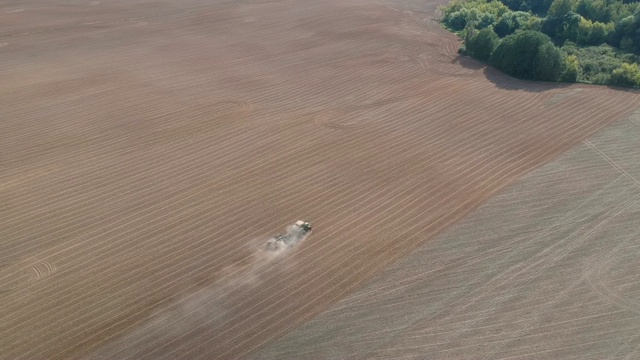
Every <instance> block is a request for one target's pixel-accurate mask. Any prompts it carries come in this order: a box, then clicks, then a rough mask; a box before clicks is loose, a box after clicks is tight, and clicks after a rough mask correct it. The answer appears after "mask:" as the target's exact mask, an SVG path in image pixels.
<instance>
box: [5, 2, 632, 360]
mask: <svg viewBox="0 0 640 360" xmlns="http://www.w3.org/2000/svg"><path fill="white" fill-rule="evenodd" d="M74 3H75V2H74ZM77 3H78V5H77V6H63V5H64V4H65V3H64V2H62V1H60V2H56V1H50V2H47V3H46V4H40V3H25V4H24V5H21V6H24V11H22V12H20V13H11V12H4V13H2V14H0V18H1V19H2V20H3V21H4V22H2V25H0V40H1V41H2V44H9V46H4V47H2V48H0V57H1V58H2V64H3V65H2V66H1V67H0V72H1V74H0V75H1V76H2V78H3V81H2V84H1V85H0V90H2V94H3V96H2V97H1V98H0V103H1V105H2V106H0V133H2V135H3V141H2V142H1V143H0V170H1V171H0V203H1V204H2V206H0V264H2V265H1V267H0V297H1V300H2V304H3V305H2V307H0V324H1V325H0V339H1V340H0V354H2V357H6V358H21V359H42V358H54V359H55V358H60V359H61V358H69V357H90V358H91V357H95V358H101V357H104V358H118V359H139V358H149V359H159V358H197V357H204V358H213V357H217V358H225V359H226V358H237V357H246V356H248V355H250V354H252V353H255V352H256V351H258V350H259V349H261V348H264V346H265V345H267V344H270V343H271V342H273V341H274V340H275V339H277V338H279V337H281V336H283V335H285V334H286V333H288V332H290V331H291V330H293V329H294V328H297V327H298V326H300V325H301V324H303V323H305V322H307V321H308V320H310V319H312V318H313V317H314V316H316V315H317V314H319V313H320V312H322V311H323V310H325V309H327V308H328V307H330V306H331V305H332V304H335V303H336V302H337V301H339V300H340V299H343V298H344V297H345V296H346V295H348V294H350V293H352V292H353V291H354V290H355V289H357V288H358V287H359V286H361V285H362V284H363V282H365V281H366V280H368V279H370V278H371V277H372V276H373V275H375V274H377V273H379V272H380V271H381V270H383V269H385V268H386V267H387V266H388V265H390V264H392V263H393V262H395V261H396V260H397V259H399V258H401V257H402V256H404V255H406V254H409V253H410V252H411V251H412V250H414V249H416V248H417V247H418V246H420V245H421V244H424V243H426V242H428V241H429V240H430V239H433V238H434V236H435V235H436V234H438V233H440V232H442V231H443V230H445V229H447V228H448V227H450V226H451V225H452V224H454V223H456V222H457V221H458V220H460V219H462V218H463V217H464V216H465V215H466V214H468V213H469V212H470V211H471V210H473V209H474V208H476V207H478V206H479V205H480V204H482V203H483V202H485V201H487V200H488V199H490V198H491V197H492V196H493V195H494V194H497V193H498V192H499V191H500V190H501V189H503V188H504V187H505V186H507V185H508V184H510V183H512V182H513V181H514V180H516V179H518V178H520V177H522V176H523V175H524V174H527V173H529V172H530V171H532V170H533V169H536V168H538V167H540V166H541V165H543V164H544V163H546V162H548V161H549V160H551V159H554V158H555V157H557V156H558V155H560V154H562V153H563V152H564V151H566V150H567V149H569V148H571V147H572V146H574V145H575V144H578V143H580V142H581V141H582V140H584V139H586V138H587V137H588V136H590V135H591V134H593V133H594V132H596V131H597V130H599V129H601V128H602V127H604V126H605V125H607V124H609V123H611V122H613V121H614V120H616V119H619V118H621V117H623V116H625V115H628V114H630V113H631V112H632V110H633V109H635V108H636V107H637V106H638V105H639V104H640V99H639V98H638V96H637V95H636V94H635V93H633V92H623V91H616V90H611V89H606V88H596V87H588V86H567V85H564V86H559V85H558V86H556V85H552V84H533V83H527V82H522V81H517V80H514V79H511V78H508V77H505V76H502V75H499V74H495V73H494V72H492V71H491V70H487V69H484V68H483V67H482V66H481V65H480V64H478V63H475V62H473V61H472V60H470V59H465V58H460V57H459V56H458V55H457V54H456V47H457V44H458V40H457V39H456V38H455V37H454V36H452V35H451V34H448V33H446V32H445V31H443V30H441V29H439V28H438V27H437V26H436V24H435V23H434V21H433V14H434V13H433V11H434V10H433V9H435V5H437V4H438V3H440V2H439V1H428V0H425V1H424V4H423V5H424V9H430V10H429V11H428V12H427V13H417V12H415V11H414V12H412V11H409V10H404V8H403V7H404V6H407V4H403V3H398V4H391V3H389V4H378V3H376V2H373V1H364V0H347V1H344V0H340V1H338V0H324V1H311V0H309V1H307V0H305V1H295V2H292V1H242V2H236V1H219V2H213V3H212V2H210V1H200V0H185V1H180V2H154V1H141V0H140V1H118V0H116V1H108V2H106V1H102V2H97V1H94V2H91V1H85V2H77ZM81 3H82V4H81ZM415 3H416V2H415V1H413V2H411V4H410V5H411V8H412V9H413V10H415V5H416V4H415ZM398 9H400V10H398ZM79 24H89V25H79ZM142 25H144V26H142ZM42 54H47V56H41V55H42ZM487 75H491V76H487ZM561 87H562V89H561V90H560V89H559V88H561ZM558 94H560V95H558ZM297 219H305V220H309V221H311V222H312V223H313V224H314V232H313V234H312V235H311V236H309V238H308V239H306V240H305V242H304V243H303V244H301V245H300V246H298V247H296V248H294V249H292V250H291V251H290V252H289V253H287V254H284V255H283V256H278V257H276V258H265V257H264V256H263V255H261V254H262V253H261V248H262V246H263V245H264V241H265V240H266V239H267V238H268V237H269V236H271V235H273V234H275V233H277V232H279V231H280V230H281V229H282V228H283V227H284V226H286V225H288V224H291V223H292V222H293V221H295V220H297ZM598 279H599V278H597V279H596V280H598ZM596 286H599V285H596ZM601 287H602V286H601Z"/></svg>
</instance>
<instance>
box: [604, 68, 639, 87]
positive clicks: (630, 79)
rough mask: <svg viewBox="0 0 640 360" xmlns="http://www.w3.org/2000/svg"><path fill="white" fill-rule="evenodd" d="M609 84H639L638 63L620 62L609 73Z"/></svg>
mask: <svg viewBox="0 0 640 360" xmlns="http://www.w3.org/2000/svg"><path fill="white" fill-rule="evenodd" d="M611 84H613V85H621V86H636V87H637V86H640V68H638V64H635V63H634V64H627V63H624V64H622V65H621V66H620V67H619V68H617V69H615V70H613V72H612V73H611Z"/></svg>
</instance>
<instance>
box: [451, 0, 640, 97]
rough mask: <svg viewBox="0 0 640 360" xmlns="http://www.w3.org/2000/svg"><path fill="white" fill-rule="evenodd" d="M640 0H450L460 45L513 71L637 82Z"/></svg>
mask: <svg viewBox="0 0 640 360" xmlns="http://www.w3.org/2000/svg"><path fill="white" fill-rule="evenodd" d="M638 1H639V0H453V1H452V2H450V3H449V4H448V5H446V6H444V7H442V8H441V10H442V24H443V25H444V26H445V27H446V28H448V29H449V30H451V31H454V32H456V33H458V34H459V35H460V36H461V37H462V38H463V39H464V45H463V47H462V48H461V52H462V53H465V54H468V55H470V56H472V57H474V58H477V59H478V60H481V61H484V62H486V63H488V64H490V65H492V66H494V67H496V68H498V69H500V70H501V71H503V72H505V73H506V74H509V75H511V76H514V77H518V78H522V79H530V80H544V81H564V82H584V83H594V84H611V85H619V86H628V87H640V68H638V62H639V60H640V57H639V55H640V3H639V2H638Z"/></svg>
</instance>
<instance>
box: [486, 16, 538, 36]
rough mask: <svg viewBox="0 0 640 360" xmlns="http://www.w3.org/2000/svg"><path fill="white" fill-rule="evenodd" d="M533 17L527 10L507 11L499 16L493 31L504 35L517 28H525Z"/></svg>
mask: <svg viewBox="0 0 640 360" xmlns="http://www.w3.org/2000/svg"><path fill="white" fill-rule="evenodd" d="M533 18H534V16H533V15H531V13H528V12H524V11H509V12H507V13H505V14H503V15H502V16H501V17H500V20H498V22H497V23H496V25H495V27H494V28H493V31H495V33H496V34H498V36H500V37H505V36H507V35H511V34H513V33H514V32H515V31H516V30H518V29H522V28H524V29H527V28H528V27H529V24H530V23H531V21H532V19H533ZM529 30H531V29H529Z"/></svg>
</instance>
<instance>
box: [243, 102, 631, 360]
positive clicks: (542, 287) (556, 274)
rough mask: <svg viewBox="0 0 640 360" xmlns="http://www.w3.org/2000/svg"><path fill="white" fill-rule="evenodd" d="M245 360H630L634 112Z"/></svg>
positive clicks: (525, 179)
mask: <svg viewBox="0 0 640 360" xmlns="http://www.w3.org/2000/svg"><path fill="white" fill-rule="evenodd" d="M635 116H638V117H631V118H628V119H624V120H621V121H619V122H616V123H615V124H614V125H612V126H610V127H607V128H606V129H604V130H602V131H600V132H598V133H597V134H596V135H594V136H593V137H591V138H589V139H588V140H585V141H583V142H582V143H581V144H579V145H578V146H576V147H574V148H573V149H571V150H570V151H568V152H567V153H565V154H563V155H562V156H561V157H560V158H558V159H557V160H555V161H553V162H551V163H549V164H547V165H545V166H543V167H541V168H540V169H538V170H536V171H534V172H533V173H530V174H528V175H526V176H525V177H524V178H523V179H522V180H520V181H518V182H517V183H516V184H514V185H512V186H510V187H509V188H508V189H506V191H503V192H501V193H500V194H499V195H497V196H495V197H493V198H492V199H490V200H489V201H488V202H486V203H485V204H483V205H482V206H481V207H479V208H478V209H476V210H475V211H473V212H472V213H471V214H469V215H468V216H466V217H465V218H464V219H462V220H461V221H459V222H458V223H456V224H455V225H454V226H452V227H450V228H449V229H447V230H446V231H445V232H443V233H442V234H440V235H439V236H436V237H435V238H434V239H432V240H430V241H428V242H426V243H425V244H424V245H423V246H421V247H419V248H418V249H416V250H414V251H413V252H412V253H411V254H410V255H408V256H406V257H404V258H403V259H402V260H400V261H398V262H397V263H396V264H394V265H393V266H391V267H389V268H387V269H385V270H384V271H382V272H381V273H380V274H379V275H377V276H375V277H374V278H373V279H372V280H371V281H369V282H368V283H367V284H366V285H365V286H363V287H362V288H360V289H358V290H356V291H355V292H353V293H351V294H350V295H348V296H347V297H345V298H344V299H343V300H341V301H339V302H338V303H336V304H335V305H333V306H332V307H330V308H329V309H328V310H326V311H325V312H323V313H322V314H320V315H319V316H317V317H316V318H315V319H313V320H312V321H310V322H308V323H307V324H305V325H303V326H302V327H300V328H298V329H296V330H294V331H292V332H291V333H289V334H288V335H287V336H285V337H284V338H282V339H280V340H278V341H276V342H275V343H274V344H271V345H270V346H268V347H267V348H265V349H263V350H262V351H261V352H259V353H257V354H254V357H255V358H261V359H282V358H290V359H294V358H363V359H373V358H400V357H401V358H403V359H626V360H632V359H637V358H640V274H639V273H638V271H637V269H638V268H639V267H640V223H639V222H638V218H639V217H640V181H639V179H640V122H638V121H637V120H638V119H639V118H640V112H638V113H637V115H635Z"/></svg>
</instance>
